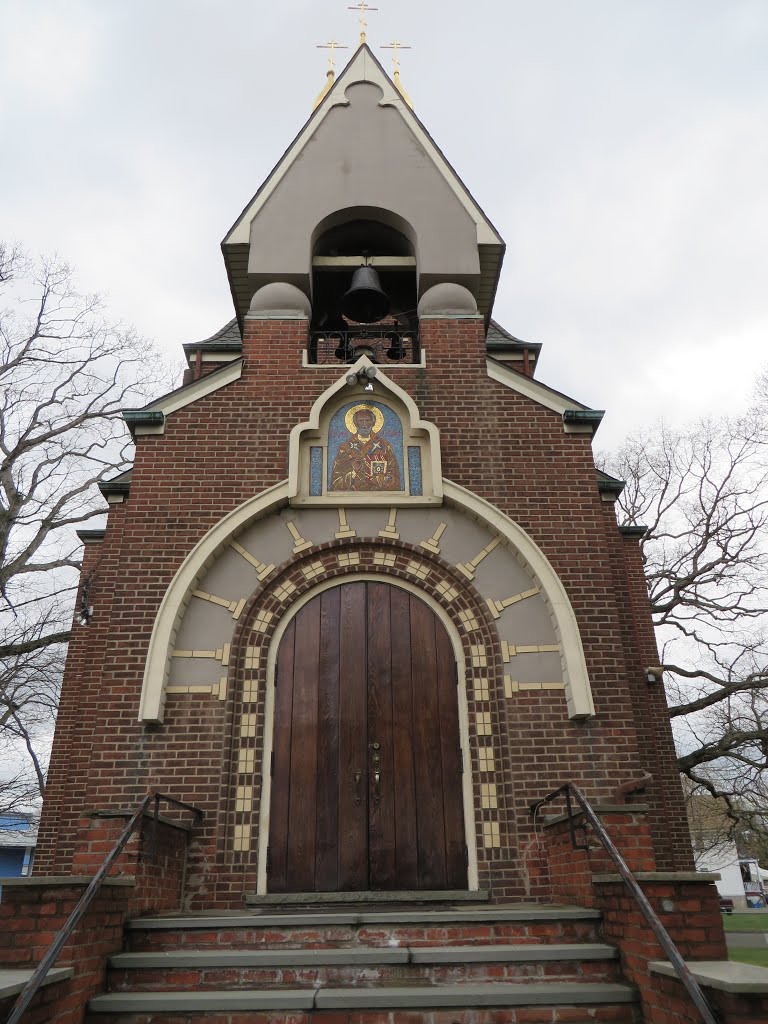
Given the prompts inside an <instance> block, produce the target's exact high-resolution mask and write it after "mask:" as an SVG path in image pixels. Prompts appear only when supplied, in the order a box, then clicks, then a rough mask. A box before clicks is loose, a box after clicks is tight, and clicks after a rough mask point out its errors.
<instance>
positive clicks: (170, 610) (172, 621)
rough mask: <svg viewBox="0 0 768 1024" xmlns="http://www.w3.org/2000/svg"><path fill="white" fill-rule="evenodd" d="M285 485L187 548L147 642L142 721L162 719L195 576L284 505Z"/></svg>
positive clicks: (237, 511)
mask: <svg viewBox="0 0 768 1024" xmlns="http://www.w3.org/2000/svg"><path fill="white" fill-rule="evenodd" d="M287 500H288V484H287V482H286V481H283V482H282V483H280V484H277V485H276V486H275V487H272V488H270V489H269V490H268V491H263V492H262V493H261V494H259V495H257V496H256V497H255V498H250V499H249V500H248V501H246V502H245V503H244V504H243V505H241V506H240V507H239V508H236V509H235V510H234V511H233V512H230V513H229V515H227V516H225V517H224V518H223V519H221V520H220V521H219V522H218V523H217V524H216V526H214V527H213V529H211V530H210V531H209V532H208V533H207V534H206V535H205V537H203V539H202V540H201V541H199V542H198V543H197V544H196V545H195V547H194V548H193V549H192V550H191V551H190V553H189V554H188V555H187V557H186V558H185V559H184V561H183V563H182V564H181V566H180V567H179V570H178V572H177V573H176V575H175V576H174V578H173V580H172V581H171V584H170V586H169V587H168V590H167V591H166V593H165V596H164V598H163V600H162V602H161V604H160V608H159V610H158V613H157V618H156V619H155V626H154V629H153V630H152V636H151V638H150V641H149V650H148V652H147V663H146V667H145V669H144V682H143V685H142V690H141V704H140V707H139V719H140V720H141V721H143V722H156V723H160V722H162V721H163V708H164V704H165V688H166V682H167V679H168V671H169V669H170V663H171V655H172V653H173V647H174V641H175V639H176V633H177V631H178V627H179V623H180V621H181V616H182V615H183V613H184V610H185V608H186V606H187V604H188V603H189V600H190V598H191V597H192V591H193V590H194V589H195V584H196V583H197V580H198V579H199V577H200V576H201V575H202V574H203V572H204V571H205V570H206V568H207V567H208V566H209V565H211V564H212V562H213V560H214V558H215V557H216V555H217V554H218V553H219V551H220V550H221V549H222V548H223V547H225V546H226V545H227V544H228V543H229V542H230V540H231V539H232V538H233V537H235V536H236V535H237V534H238V533H239V532H240V530H242V529H243V528H244V527H245V526H247V525H248V524H249V523H252V522H254V521H255V520H256V519H259V518H261V517H262V516H264V515H266V514H267V513H269V512H271V511H272V509H274V508H278V507H280V506H281V505H285V504H287Z"/></svg>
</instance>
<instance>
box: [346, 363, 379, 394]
mask: <svg viewBox="0 0 768 1024" xmlns="http://www.w3.org/2000/svg"><path fill="white" fill-rule="evenodd" d="M377 372H378V371H377V370H376V367H375V366H364V367H362V369H360V370H358V371H357V373H348V374H347V384H349V386H350V387H354V386H355V384H359V385H360V386H361V387H362V388H363V390H364V391H373V381H374V380H375V379H376V374H377Z"/></svg>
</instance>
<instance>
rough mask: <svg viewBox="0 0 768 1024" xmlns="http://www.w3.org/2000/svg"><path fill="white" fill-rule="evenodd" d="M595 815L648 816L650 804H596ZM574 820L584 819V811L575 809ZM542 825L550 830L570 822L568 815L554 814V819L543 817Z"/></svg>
mask: <svg viewBox="0 0 768 1024" xmlns="http://www.w3.org/2000/svg"><path fill="white" fill-rule="evenodd" d="M594 810H595V813H596V814H598V815H600V814H647V813H648V811H649V810H650V807H649V805H648V804H595V807H594ZM571 817H572V818H583V817H584V811H582V809H581V808H580V807H575V808H574V810H573V814H572V815H571ZM540 820H541V823H542V825H543V826H544V828H549V827H550V826H551V825H559V824H560V822H561V821H568V815H567V814H553V815H552V817H544V816H542V817H541V819H540Z"/></svg>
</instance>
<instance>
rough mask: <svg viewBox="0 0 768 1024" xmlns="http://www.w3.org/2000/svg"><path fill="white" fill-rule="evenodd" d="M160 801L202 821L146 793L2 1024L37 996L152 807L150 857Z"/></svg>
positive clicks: (198, 814) (14, 1020)
mask: <svg viewBox="0 0 768 1024" xmlns="http://www.w3.org/2000/svg"><path fill="white" fill-rule="evenodd" d="M161 801H163V802H164V803H167V804H171V805H173V806H174V807H180V808H182V809H183V810H186V811H192V813H193V814H194V816H195V824H199V823H200V821H202V819H203V812H202V811H201V810H200V808H199V807H193V806H192V804H185V803H184V802H183V801H181V800H175V799H174V798H173V797H171V796H167V795H166V794H165V793H159V792H157V791H156V790H155V791H150V792H149V793H147V795H146V796H145V797H144V799H143V800H142V801H141V803H140V804H139V806H138V807H137V808H136V810H135V812H134V813H133V815H132V816H131V818H130V820H129V821H128V823H127V825H126V826H125V828H124V829H123V831H122V833H121V834H120V838H119V839H118V840H117V842H116V843H115V845H114V846H113V847H112V849H111V850H110V851H109V853H108V854H107V855H106V857H105V858H104V860H103V861H102V862H101V867H100V868H99V870H98V871H97V872H96V874H95V875H94V876H93V878H92V879H91V881H90V883H89V885H88V888H87V889H86V890H85V892H84V893H83V895H82V896H81V897H80V899H79V900H78V901H77V904H76V905H75V907H74V909H73V910H72V913H71V914H70V915H69V917H68V918H67V920H66V922H65V923H64V926H63V928H62V929H61V931H59V932H58V933H57V934H56V936H55V938H54V940H53V942H52V943H51V945H50V946H49V947H48V951H47V952H46V954H45V956H44V957H43V959H42V960H41V961H40V963H39V964H38V965H37V967H36V968H35V970H34V972H33V973H32V976H31V977H30V979H29V981H28V982H27V983H26V985H25V986H24V988H23V989H22V990H21V992H20V993H19V998H18V999H17V1000H16V1002H15V1003H14V1004H13V1009H12V1010H11V1014H10V1016H9V1017H8V1019H7V1020H6V1024H19V1021H20V1020H21V1017H22V1014H23V1013H24V1011H25V1010H26V1009H27V1007H28V1006H29V1004H30V1003H31V1002H32V1000H33V999H34V997H35V995H36V994H37V990H38V989H39V988H40V986H41V985H42V983H43V980H44V979H45V976H46V974H47V973H48V971H49V970H50V969H51V967H53V965H54V963H55V962H56V960H57V958H58V956H59V953H60V952H61V951H62V949H63V948H64V946H65V944H66V942H67V940H68V939H69V938H70V936H71V935H72V932H73V931H74V930H75V928H76V927H77V924H78V922H79V921H80V918H81V917H82V916H83V914H84V913H85V912H86V910H87V909H88V907H89V906H90V905H91V903H92V902H93V900H94V899H95V898H96V896H97V895H98V893H99V892H100V890H101V887H102V885H103V884H104V882H105V881H106V878H107V876H108V875H109V872H110V871H111V870H112V866H113V865H114V863H115V861H116V860H117V858H118V857H119V856H120V854H121V853H122V852H123V849H124V848H125V846H126V844H127V842H128V840H129V839H130V838H131V836H132V835H133V833H134V832H135V831H136V829H137V828H138V826H139V822H140V821H141V820H142V818H143V817H144V815H145V814H146V812H147V809H148V808H149V805H150V804H151V803H154V805H155V807H154V815H153V832H152V844H151V851H152V854H154V851H155V845H156V841H157V822H158V819H159V815H160V802H161Z"/></svg>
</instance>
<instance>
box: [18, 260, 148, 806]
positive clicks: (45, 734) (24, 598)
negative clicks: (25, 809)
mask: <svg viewBox="0 0 768 1024" xmlns="http://www.w3.org/2000/svg"><path fill="white" fill-rule="evenodd" d="M162 373H163V365H162V363H161V362H160V361H159V360H158V359H157V356H156V355H155V354H154V353H152V352H151V350H150V348H149V346H148V343H147V342H145V341H144V340H143V339H141V338H140V337H138V336H137V334H136V332H135V331H134V330H132V329H131V328H127V327H125V326H123V325H122V324H119V323H114V322H111V321H110V320H109V319H108V318H107V316H106V314H105V311H104V307H103V304H102V301H101V300H100V298H99V297H98V296H97V295H86V294H83V293H81V292H79V291H78V290H77V288H76V287H75V283H74V278H73V272H72V268H71V267H70V266H69V265H68V264H67V263H66V262H65V261H63V260H61V259H59V258H57V257H44V258H42V259H38V260H34V259H31V258H30V257H29V256H28V255H27V254H26V253H25V252H24V251H23V249H21V247H19V246H11V245H3V244H0V725H1V728H0V765H4V766H5V768H4V769H0V771H2V774H0V810H2V809H4V808H5V807H10V808H13V807H16V806H18V805H19V804H21V803H24V802H25V801H27V800H28V799H29V796H30V794H36V795H37V796H38V797H39V796H40V794H41V793H42V789H43V785H44V776H45V760H46V749H47V746H48V744H49V741H50V735H51V733H52V729H53V720H54V716H55V709H56V704H57V700H58V692H59V679H60V675H61V668H62V664H63V657H64V651H65V645H66V642H67V640H68V639H69V630H70V626H71V621H72V611H73V607H72V606H73V601H74V595H75V591H76V588H77V579H78V569H79V567H80V544H79V542H78V539H77V537H76V535H75V530H76V529H77V528H78V527H84V526H85V525H87V524H89V523H91V521H92V520H94V519H96V518H97V517H99V516H101V515H103V512H104V506H103V501H102V500H101V499H100V497H99V495H98V493H97V492H96V491H95V487H94V485H95V484H97V483H98V482H99V481H102V480H104V479H107V478H109V477H111V476H113V475H115V474H116V473H119V472H120V471H121V470H123V469H125V468H127V466H128V465H129V461H130V454H131V451H130V437H129V435H128V433H127V431H126V430H125V427H124V424H123V422H122V420H121V416H120V412H121V410H122V409H123V408H125V407H127V406H136V405H142V404H144V402H145V401H146V400H147V397H148V395H149V394H150V393H151V392H152V390H153V389H154V390H157V387H158V384H159V380H158V378H159V377H161V376H162Z"/></svg>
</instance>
